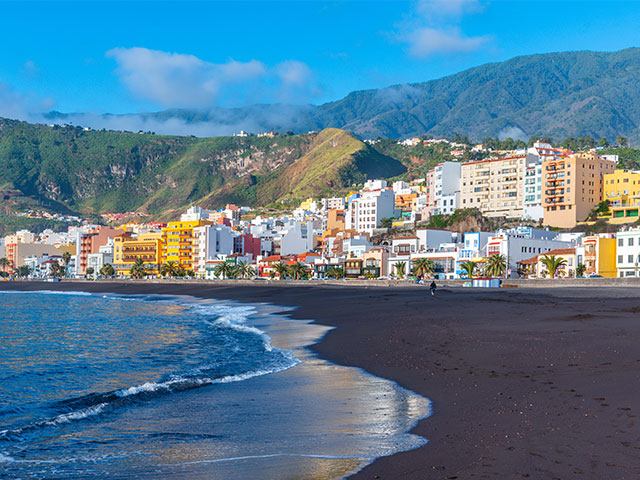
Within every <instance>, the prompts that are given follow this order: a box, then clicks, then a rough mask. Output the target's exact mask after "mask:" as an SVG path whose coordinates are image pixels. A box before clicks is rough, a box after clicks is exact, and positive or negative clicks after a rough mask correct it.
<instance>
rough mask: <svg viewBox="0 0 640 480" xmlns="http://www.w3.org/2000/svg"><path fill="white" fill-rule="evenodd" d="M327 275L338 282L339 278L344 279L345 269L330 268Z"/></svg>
mask: <svg viewBox="0 0 640 480" xmlns="http://www.w3.org/2000/svg"><path fill="white" fill-rule="evenodd" d="M325 275H326V276H327V277H329V278H335V279H336V280H337V279H339V278H344V268H342V267H329V268H327V271H326V272H325Z"/></svg>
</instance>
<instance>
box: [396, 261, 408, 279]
mask: <svg viewBox="0 0 640 480" xmlns="http://www.w3.org/2000/svg"><path fill="white" fill-rule="evenodd" d="M395 266H396V275H398V278H401V279H402V278H404V273H405V270H406V268H407V264H406V262H396V265H395Z"/></svg>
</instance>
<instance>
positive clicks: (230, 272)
mask: <svg viewBox="0 0 640 480" xmlns="http://www.w3.org/2000/svg"><path fill="white" fill-rule="evenodd" d="M235 269H236V267H235V265H233V264H232V263H231V262H227V261H226V260H225V261H224V262H221V263H219V264H218V265H216V266H215V268H214V269H213V274H214V275H215V276H216V277H222V279H223V280H224V279H225V278H234V277H235Z"/></svg>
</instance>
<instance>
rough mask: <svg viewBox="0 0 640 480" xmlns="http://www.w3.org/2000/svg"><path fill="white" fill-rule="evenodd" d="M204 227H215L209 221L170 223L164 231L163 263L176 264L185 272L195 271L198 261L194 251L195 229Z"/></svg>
mask: <svg viewBox="0 0 640 480" xmlns="http://www.w3.org/2000/svg"><path fill="white" fill-rule="evenodd" d="M204 225H213V222H210V221H207V220H190V221H186V222H182V221H178V222H169V223H168V224H167V226H166V227H165V228H163V229H162V244H163V245H162V246H163V250H162V263H165V262H176V263H179V264H180V265H181V266H182V267H183V268H184V269H185V270H193V268H194V264H195V263H196V261H197V259H196V258H195V255H194V252H193V249H194V242H195V241H196V240H195V237H194V235H193V229H194V228H195V227H202V226H204Z"/></svg>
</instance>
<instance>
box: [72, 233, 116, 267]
mask: <svg viewBox="0 0 640 480" xmlns="http://www.w3.org/2000/svg"><path fill="white" fill-rule="evenodd" d="M121 234H122V230H121V229H119V228H110V227H103V226H97V227H95V228H91V229H89V231H88V232H86V233H79V234H78V242H77V243H76V274H77V275H84V274H85V273H86V272H87V266H88V264H87V261H88V257H89V255H91V254H92V253H98V252H99V250H100V247H102V246H103V245H106V244H107V243H108V242H109V241H110V240H111V239H113V238H115V237H117V236H118V235H121Z"/></svg>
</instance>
